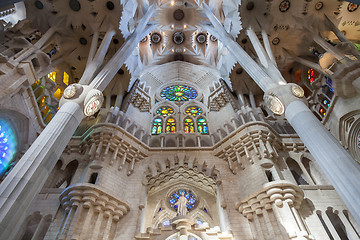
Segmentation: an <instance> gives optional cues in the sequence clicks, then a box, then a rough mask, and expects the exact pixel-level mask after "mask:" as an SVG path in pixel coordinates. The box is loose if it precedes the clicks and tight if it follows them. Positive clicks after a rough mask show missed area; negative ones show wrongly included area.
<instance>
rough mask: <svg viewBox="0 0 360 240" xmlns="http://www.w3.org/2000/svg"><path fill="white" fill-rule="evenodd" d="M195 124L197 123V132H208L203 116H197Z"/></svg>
mask: <svg viewBox="0 0 360 240" xmlns="http://www.w3.org/2000/svg"><path fill="white" fill-rule="evenodd" d="M197 124H198V131H199V133H201V134H208V133H209V130H208V127H207V123H206V120H205V118H202V117H201V118H199V119H198V123H197Z"/></svg>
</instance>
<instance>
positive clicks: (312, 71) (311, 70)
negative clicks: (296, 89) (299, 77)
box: [308, 68, 319, 83]
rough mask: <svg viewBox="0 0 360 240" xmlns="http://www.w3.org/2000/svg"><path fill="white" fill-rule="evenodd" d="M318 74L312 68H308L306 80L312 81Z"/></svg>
mask: <svg viewBox="0 0 360 240" xmlns="http://www.w3.org/2000/svg"><path fill="white" fill-rule="evenodd" d="M318 76H319V74H318V72H316V71H315V70H314V69H312V68H310V69H309V70H308V80H309V82H310V83H312V82H313V81H314V80H315V79H316V78H317V77H318Z"/></svg>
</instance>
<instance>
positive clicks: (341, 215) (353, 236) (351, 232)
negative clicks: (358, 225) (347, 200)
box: [335, 211, 359, 240]
mask: <svg viewBox="0 0 360 240" xmlns="http://www.w3.org/2000/svg"><path fill="white" fill-rule="evenodd" d="M335 214H336V213H335ZM337 215H338V216H339V218H340V219H341V221H342V223H343V224H344V226H345V232H346V234H347V237H348V238H349V239H350V240H358V239H359V237H358V235H357V233H356V232H355V230H354V228H353V227H352V226H351V224H350V222H349V220H348V219H347V218H346V217H345V215H344V213H343V212H341V211H340V212H339V213H337Z"/></svg>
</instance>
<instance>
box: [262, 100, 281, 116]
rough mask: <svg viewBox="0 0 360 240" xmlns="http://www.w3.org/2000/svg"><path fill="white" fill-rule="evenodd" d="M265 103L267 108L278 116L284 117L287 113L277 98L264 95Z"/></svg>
mask: <svg viewBox="0 0 360 240" xmlns="http://www.w3.org/2000/svg"><path fill="white" fill-rule="evenodd" d="M264 102H265V104H266V106H267V107H268V108H269V109H270V110H271V111H272V112H273V113H275V114H277V115H282V114H283V113H284V111H285V107H284V104H283V103H282V102H281V101H280V99H279V98H278V97H276V96H273V95H264Z"/></svg>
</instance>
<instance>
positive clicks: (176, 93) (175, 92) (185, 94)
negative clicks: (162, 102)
mask: <svg viewBox="0 0 360 240" xmlns="http://www.w3.org/2000/svg"><path fill="white" fill-rule="evenodd" d="M160 96H161V97H162V98H163V99H166V100H169V101H178V102H185V101H189V100H192V99H195V98H196V97H197V92H196V90H195V89H193V88H191V87H189V86H182V85H174V86H170V87H167V88H164V89H163V90H162V91H161V92H160Z"/></svg>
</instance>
